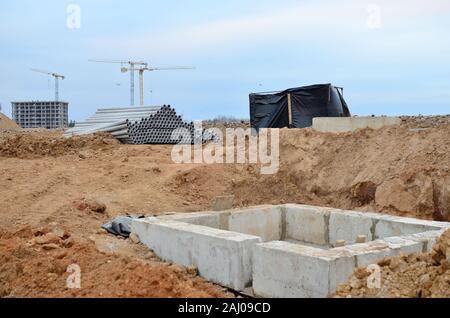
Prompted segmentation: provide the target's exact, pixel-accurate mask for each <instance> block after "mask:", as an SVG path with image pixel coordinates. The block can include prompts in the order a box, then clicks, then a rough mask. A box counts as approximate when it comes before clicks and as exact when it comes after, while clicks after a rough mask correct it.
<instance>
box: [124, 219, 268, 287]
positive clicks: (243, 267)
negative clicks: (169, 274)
mask: <svg viewBox="0 0 450 318" xmlns="http://www.w3.org/2000/svg"><path fill="white" fill-rule="evenodd" d="M132 233H135V234H137V235H138V237H139V239H140V240H141V242H142V243H143V244H145V245H146V246H148V247H149V248H150V249H152V250H153V251H154V252H155V254H156V255H158V256H159V257H161V258H162V259H163V260H166V261H170V262H174V263H176V264H179V265H182V266H186V267H190V266H195V267H197V268H198V272H199V274H200V275H201V276H202V277H204V278H206V279H207V280H210V281H212V282H214V283H217V284H220V285H222V286H226V287H229V288H232V289H235V290H243V289H245V288H246V287H247V286H248V285H249V284H251V281H252V263H253V259H252V251H253V248H254V246H255V244H257V243H260V242H261V239H260V238H259V237H255V236H250V235H246V234H241V233H234V232H228V231H223V230H218V229H213V228H208V227H204V226H198V225H193V224H188V223H181V222H176V221H149V220H133V222H132Z"/></svg>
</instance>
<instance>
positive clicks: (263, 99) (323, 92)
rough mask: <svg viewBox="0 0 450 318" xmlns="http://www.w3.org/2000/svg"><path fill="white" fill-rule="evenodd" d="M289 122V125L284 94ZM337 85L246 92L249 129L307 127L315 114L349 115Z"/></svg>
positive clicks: (325, 115)
mask: <svg viewBox="0 0 450 318" xmlns="http://www.w3.org/2000/svg"><path fill="white" fill-rule="evenodd" d="M289 94H290V96H291V109H292V111H291V113H292V125H289V109H288V95H289ZM350 116H351V114H350V111H349V109H348V106H347V103H346V102H345V100H344V96H343V94H342V91H341V89H340V88H337V87H335V86H333V85H331V84H321V85H311V86H305V87H299V88H291V89H287V90H285V91H282V92H276V93H256V94H250V122H251V126H252V128H255V129H257V130H258V129H261V128H284V127H289V128H307V127H311V126H312V119H313V118H315V117H350Z"/></svg>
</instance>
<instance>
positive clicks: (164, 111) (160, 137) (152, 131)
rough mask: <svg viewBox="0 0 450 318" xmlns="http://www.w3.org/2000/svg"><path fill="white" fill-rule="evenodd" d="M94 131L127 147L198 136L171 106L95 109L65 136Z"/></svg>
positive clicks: (188, 140)
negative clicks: (127, 144) (126, 144)
mask: <svg viewBox="0 0 450 318" xmlns="http://www.w3.org/2000/svg"><path fill="white" fill-rule="evenodd" d="M180 128H183V129H181V130H180ZM174 130H176V131H177V132H179V133H177V134H176V137H177V138H175V139H173V138H172V137H174V134H173V133H174ZM97 132H108V133H111V135H113V136H114V137H115V138H117V139H118V140H119V141H121V142H122V143H131V144H177V143H191V142H193V141H194V136H196V135H198V134H199V132H195V131H194V125H193V123H187V122H185V121H183V119H182V118H181V116H178V115H177V113H176V111H175V110H174V109H173V108H172V107H170V106H166V105H164V106H150V107H130V108H105V109H99V110H98V111H97V112H96V113H95V115H94V116H92V117H90V118H88V119H87V120H86V121H84V122H80V123H77V124H76V125H75V127H73V128H70V129H68V130H67V131H66V132H65V136H66V137H71V136H76V135H88V134H93V133H97ZM201 135H203V131H202V133H201ZM206 135H208V136H209V137H208V138H207V139H208V140H203V141H204V142H205V141H209V140H212V138H213V136H210V135H211V134H205V136H206Z"/></svg>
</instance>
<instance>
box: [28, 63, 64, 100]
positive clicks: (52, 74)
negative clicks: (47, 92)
mask: <svg viewBox="0 0 450 318" xmlns="http://www.w3.org/2000/svg"><path fill="white" fill-rule="evenodd" d="M30 70H32V71H33V72H37V73H41V74H46V75H50V76H53V77H54V78H55V101H56V102H59V79H62V80H64V79H65V78H66V77H65V76H64V75H61V74H57V73H53V72H49V71H44V70H39V69H36V68H31V69H30Z"/></svg>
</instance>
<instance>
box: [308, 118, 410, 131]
mask: <svg viewBox="0 0 450 318" xmlns="http://www.w3.org/2000/svg"><path fill="white" fill-rule="evenodd" d="M399 124H401V119H400V118H399V117H318V118H313V125H312V127H313V129H315V130H317V131H320V132H329V133H343V132H352V131H355V130H357V129H363V128H372V129H380V128H382V127H385V126H390V125H399Z"/></svg>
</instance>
